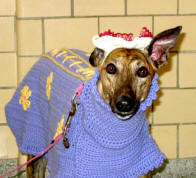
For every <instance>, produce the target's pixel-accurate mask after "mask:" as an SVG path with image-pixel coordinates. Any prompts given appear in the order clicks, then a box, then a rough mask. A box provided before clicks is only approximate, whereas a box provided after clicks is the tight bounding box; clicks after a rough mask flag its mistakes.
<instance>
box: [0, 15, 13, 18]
mask: <svg viewBox="0 0 196 178" xmlns="http://www.w3.org/2000/svg"><path fill="white" fill-rule="evenodd" d="M15 16H16V15H0V18H1V17H15Z"/></svg>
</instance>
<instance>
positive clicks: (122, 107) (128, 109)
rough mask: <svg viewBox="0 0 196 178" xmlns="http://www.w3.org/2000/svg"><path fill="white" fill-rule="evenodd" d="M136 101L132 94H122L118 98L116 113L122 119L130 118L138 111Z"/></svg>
mask: <svg viewBox="0 0 196 178" xmlns="http://www.w3.org/2000/svg"><path fill="white" fill-rule="evenodd" d="M136 109H137V107H136V101H135V99H134V98H133V97H131V96H121V97H119V98H118V99H117V101H116V105H115V109H114V111H113V112H114V113H115V114H116V115H117V117H118V118H119V119H121V120H126V119H129V118H130V117H131V116H132V115H133V114H134V113H135V112H136Z"/></svg>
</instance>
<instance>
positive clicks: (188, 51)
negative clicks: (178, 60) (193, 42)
mask: <svg viewBox="0 0 196 178" xmlns="http://www.w3.org/2000/svg"><path fill="white" fill-rule="evenodd" d="M170 53H196V50H187V51H170Z"/></svg>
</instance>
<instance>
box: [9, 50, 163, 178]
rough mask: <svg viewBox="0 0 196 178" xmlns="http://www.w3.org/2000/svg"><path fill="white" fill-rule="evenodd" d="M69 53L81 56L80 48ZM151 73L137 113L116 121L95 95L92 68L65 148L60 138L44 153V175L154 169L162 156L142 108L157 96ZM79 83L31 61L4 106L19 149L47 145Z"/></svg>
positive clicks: (94, 177) (111, 176) (98, 176)
mask: <svg viewBox="0 0 196 178" xmlns="http://www.w3.org/2000/svg"><path fill="white" fill-rule="evenodd" d="M75 52H77V53H78V54H79V55H83V52H82V51H78V50H75ZM58 54H59V53H58ZM56 56H57V55H56ZM56 56H53V58H54V59H55V60H57V61H58V60H59V58H60V57H61V56H60V57H59V56H58V57H56ZM85 59H86V60H87V59H88V58H87V57H86V58H85ZM62 60H63V59H62ZM43 68H44V70H43ZM50 72H53V83H51V96H50V100H49V101H48V98H47V96H46V92H45V90H46V78H47V77H48V75H49V74H50ZM157 77H158V76H157V75H156V74H155V76H154V78H153V80H152V85H151V88H150V91H149V93H148V96H147V98H146V99H145V101H144V102H142V104H141V105H140V108H139V109H138V111H137V113H136V114H135V115H134V116H133V117H132V118H130V119H129V120H126V121H121V120H119V119H118V118H117V117H116V116H115V114H114V113H112V111H111V108H110V106H109V105H107V104H106V103H105V102H104V100H103V99H102V98H101V96H100V95H99V93H98V91H97V86H96V83H97V80H98V79H99V72H98V71H96V72H95V74H94V76H93V78H92V79H91V80H89V81H87V82H85V83H84V88H83V91H82V95H81V98H80V100H79V102H80V105H79V107H78V110H77V112H76V115H75V116H74V117H73V119H72V123H71V126H70V131H69V133H68V135H67V136H68V139H69V142H70V148H69V149H66V148H65V147H64V145H63V141H62V140H61V141H60V142H59V143H58V144H57V145H55V147H54V148H53V149H52V150H50V151H49V152H48V153H47V154H46V157H47V158H48V160H49V164H48V169H49V170H50V172H51V173H50V177H51V178H54V177H55V178H74V177H75V178H136V177H139V176H141V175H143V174H146V173H147V172H148V171H149V170H153V169H154V168H158V167H160V166H161V164H162V162H163V160H164V159H165V155H164V154H163V153H161V152H160V150H159V149H158V147H157V145H156V143H155V142H154V140H153V139H152V137H151V135H150V134H149V131H148V121H147V120H146V117H145V111H146V108H147V107H148V106H150V105H151V104H152V101H153V100H154V99H156V97H157V95H156V93H157V91H158V90H159V86H158V84H157ZM81 83H82V82H81V81H80V80H79V79H78V78H75V77H74V76H72V75H70V74H68V73H66V72H65V71H63V70H61V69H60V68H59V67H57V66H56V65H55V64H54V63H52V62H51V61H50V60H48V59H46V58H41V59H40V60H39V62H38V63H37V64H35V66H34V67H33V68H32V69H31V71H30V72H29V73H28V74H27V76H26V77H25V79H24V80H23V82H22V83H21V85H20V86H19V88H18V89H17V90H16V93H15V95H14V97H13V98H12V100H11V101H10V102H9V103H8V105H7V106H6V116H7V121H8V124H9V126H10V127H11V129H12V131H13V133H14V135H15V136H16V140H17V144H18V146H19V148H20V151H21V152H24V153H27V154H38V153H39V152H40V151H42V150H43V149H44V148H45V147H47V145H48V144H49V143H50V141H51V139H52V138H53V136H54V135H55V132H56V129H57V125H58V122H59V121H60V119H61V117H62V115H65V116H67V114H68V111H69V109H70V107H71V103H70V101H71V98H72V96H73V94H74V91H75V89H76V88H77V87H78V86H79V85H80V84H81ZM25 85H28V86H29V88H30V89H31V91H32V95H31V97H30V98H29V100H30V101H31V106H30V107H29V108H28V110H26V111H24V110H23V109H22V107H21V105H20V104H19V103H18V101H19V98H20V90H21V89H22V88H23V87H24V86H25Z"/></svg>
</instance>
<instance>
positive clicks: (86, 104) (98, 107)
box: [80, 71, 159, 148]
mask: <svg viewBox="0 0 196 178" xmlns="http://www.w3.org/2000/svg"><path fill="white" fill-rule="evenodd" d="M99 76H100V75H99V72H98V71H96V72H95V75H94V77H93V79H92V80H90V81H88V82H87V83H85V85H84V89H83V92H82V95H81V99H80V100H81V104H82V105H83V109H84V110H85V112H84V113H85V119H84V120H83V126H84V127H85V128H86V130H88V132H90V134H92V135H93V137H96V139H98V140H100V139H102V140H100V143H101V144H104V145H103V146H105V147H111V148H115V147H121V146H125V145H126V144H128V143H130V142H131V141H132V139H133V138H135V137H136V136H137V134H138V133H139V131H140V130H141V129H142V127H144V124H145V123H146V117H145V111H146V109H147V107H148V106H150V105H151V104H152V101H153V100H154V99H156V97H157V95H156V93H157V91H158V90H159V86H158V84H157V75H155V76H154V78H153V80H152V85H151V88H150V91H149V94H148V96H147V98H146V99H145V100H144V101H143V102H142V103H141V105H140V107H139V109H138V111H137V113H136V114H135V115H133V116H132V117H131V118H130V119H128V120H126V121H122V120H120V119H119V118H118V117H117V116H116V115H115V114H114V113H113V112H112V110H111V108H110V106H109V105H108V104H107V103H105V101H104V100H103V98H102V97H101V96H100V94H99V92H98V89H97V85H96V84H97V81H98V80H99ZM145 127H148V126H147V125H145ZM107 128H110V130H109V132H107V133H106V132H105V130H107V131H108V129H107ZM113 138H116V142H115V141H114V139H113ZM119 142H121V143H123V144H125V145H123V144H122V145H119Z"/></svg>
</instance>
